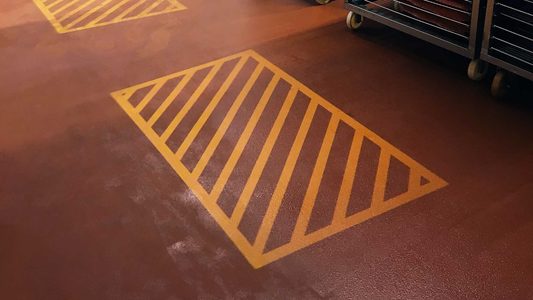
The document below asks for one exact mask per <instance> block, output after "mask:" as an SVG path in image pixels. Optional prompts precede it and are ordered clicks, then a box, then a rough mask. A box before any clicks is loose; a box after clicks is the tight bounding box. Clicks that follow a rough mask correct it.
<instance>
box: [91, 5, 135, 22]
mask: <svg viewBox="0 0 533 300" xmlns="http://www.w3.org/2000/svg"><path fill="white" fill-rule="evenodd" d="M129 1H130V0H122V1H121V2H119V3H117V4H115V6H113V7H111V8H110V9H108V10H107V11H106V12H104V13H103V14H102V15H100V16H99V17H97V18H95V19H94V20H92V21H91V22H89V24H87V27H92V26H94V25H96V24H97V23H98V22H100V21H102V20H103V19H105V18H106V17H107V16H109V15H110V14H112V13H113V12H114V11H115V10H117V9H119V8H120V7H121V6H122V5H124V4H126V3H127V2H129Z"/></svg>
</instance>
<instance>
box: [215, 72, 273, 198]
mask: <svg viewBox="0 0 533 300" xmlns="http://www.w3.org/2000/svg"><path fill="white" fill-rule="evenodd" d="M279 79H280V78H279V76H277V75H274V76H273V77H272V80H271V81H270V83H269V84H268V87H267V88H266V90H265V92H264V93H263V96H262V97H261V99H260V100H259V103H258V104H257V106H256V108H255V110H254V112H253V114H252V117H251V118H250V121H248V124H246V128H245V129H244V131H243V133H242V135H241V137H240V138H239V141H238V142H237V145H236V146H235V149H233V152H232V153H231V156H230V158H229V159H228V162H227V163H226V165H225V166H224V169H223V170H222V172H221V173H220V176H219V177H218V179H217V182H216V183H215V186H214V187H213V190H212V191H211V195H210V196H211V201H216V200H217V199H218V197H219V196H220V194H221V193H222V190H223V189H224V186H226V183H227V182H228V179H229V177H230V175H231V172H232V171H233V169H234V168H235V165H237V161H239V158H240V157H241V155H242V152H243V151H244V148H245V147H246V144H248V140H249V139H250V137H251V136H252V133H253V132H254V129H255V126H256V125H257V122H259V118H260V117H261V114H262V113H263V110H264V109H265V107H266V105H267V103H268V100H270V97H271V96H272V93H273V92H274V89H275V88H276V85H277V84H278V82H279Z"/></svg>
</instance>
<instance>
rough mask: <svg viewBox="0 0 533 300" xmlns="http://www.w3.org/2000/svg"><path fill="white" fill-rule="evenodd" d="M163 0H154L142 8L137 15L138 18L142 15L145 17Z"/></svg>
mask: <svg viewBox="0 0 533 300" xmlns="http://www.w3.org/2000/svg"><path fill="white" fill-rule="evenodd" d="M163 1H166V0H157V2H154V3H153V4H152V5H150V6H149V7H148V8H147V9H145V10H143V11H142V12H141V13H140V14H139V15H138V17H139V18H142V17H146V16H147V15H148V13H150V12H151V11H152V10H153V9H155V8H156V7H157V6H159V4H161V3H163Z"/></svg>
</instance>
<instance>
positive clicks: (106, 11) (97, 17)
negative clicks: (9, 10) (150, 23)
mask: <svg viewBox="0 0 533 300" xmlns="http://www.w3.org/2000/svg"><path fill="white" fill-rule="evenodd" d="M113 1H115V0H70V1H68V2H67V3H66V1H65V0H55V1H54V2H52V3H50V1H40V0H33V2H35V4H36V5H37V6H38V7H39V9H40V10H41V11H42V12H43V13H44V15H45V16H46V18H47V19H48V20H49V21H50V23H51V24H52V25H53V26H54V28H55V30H56V31H57V32H58V33H67V32H74V31H79V30H84V29H89V28H95V27H100V26H105V25H111V24H115V23H120V22H125V21H132V20H137V19H141V18H145V17H152V16H158V15H161V14H166V13H171V12H176V11H180V10H184V9H187V7H185V6H184V5H182V4H181V3H179V2H178V1H176V0H140V1H138V2H135V3H133V2H132V1H131V0H122V1H120V2H119V3H117V4H115V5H113V6H112V7H107V6H108V5H110V4H111V3H112V2H113ZM117 1H118V0H117ZM147 1H148V2H149V3H150V4H149V7H148V8H146V9H144V10H143V11H142V12H140V13H136V14H135V15H131V16H128V15H129V14H130V13H132V12H133V11H134V10H135V9H136V8H138V7H139V6H140V5H142V4H143V3H146V2H147ZM165 2H167V3H168V4H169V5H168V6H167V7H166V8H165V9H164V10H161V11H158V12H153V11H154V9H156V8H157V7H158V6H159V5H164V3H165ZM129 3H133V4H132V5H131V6H129V7H127V8H126V10H125V11H124V12H122V13H121V14H120V15H118V16H116V17H115V18H113V19H112V20H110V21H105V22H102V20H104V19H105V18H106V17H107V16H109V15H110V14H112V13H113V12H115V11H116V10H117V9H119V8H120V7H123V6H124V5H128V4H129ZM60 4H61V7H59V8H58V9H56V10H54V11H52V8H56V7H58V6H60ZM93 4H96V6H95V7H94V8H93V9H91V10H90V11H88V12H86V13H84V14H83V15H82V16H79V17H77V18H76V19H75V20H74V21H73V22H70V23H68V24H65V21H66V20H68V19H69V18H71V17H74V16H77V14H81V13H83V10H84V9H85V8H87V7H88V6H89V5H93ZM69 8H71V10H70V11H69V12H68V13H67V14H65V15H64V16H62V17H60V18H56V16H58V15H59V14H60V13H61V12H63V11H65V10H67V9H69ZM93 16H94V19H93ZM126 16H128V17H126ZM88 18H90V19H92V20H90V21H89V22H88V23H87V24H86V25H83V26H79V24H80V23H81V22H82V21H83V20H85V19H88Z"/></svg>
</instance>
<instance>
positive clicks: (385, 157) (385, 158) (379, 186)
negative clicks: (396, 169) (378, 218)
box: [370, 148, 391, 210]
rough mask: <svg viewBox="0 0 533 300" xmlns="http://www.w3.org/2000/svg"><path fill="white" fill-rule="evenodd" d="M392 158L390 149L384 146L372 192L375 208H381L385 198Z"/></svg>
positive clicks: (372, 203) (372, 204) (372, 206)
mask: <svg viewBox="0 0 533 300" xmlns="http://www.w3.org/2000/svg"><path fill="white" fill-rule="evenodd" d="M390 158H391V155H390V153H389V151H387V149H383V148H382V149H381V154H380V156H379V162H378V170H377V173H376V182H375V183H374V192H373V193H372V202H371V204H370V206H371V208H372V209H373V210H379V207H380V206H381V204H382V203H383V201H384V200H385V199H384V198H385V185H386V184H387V175H388V174H389V164H390Z"/></svg>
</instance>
